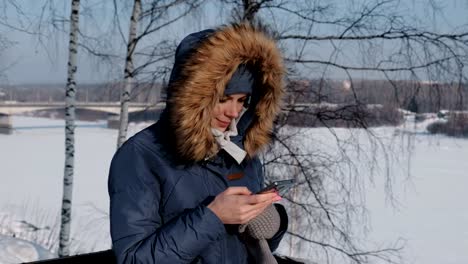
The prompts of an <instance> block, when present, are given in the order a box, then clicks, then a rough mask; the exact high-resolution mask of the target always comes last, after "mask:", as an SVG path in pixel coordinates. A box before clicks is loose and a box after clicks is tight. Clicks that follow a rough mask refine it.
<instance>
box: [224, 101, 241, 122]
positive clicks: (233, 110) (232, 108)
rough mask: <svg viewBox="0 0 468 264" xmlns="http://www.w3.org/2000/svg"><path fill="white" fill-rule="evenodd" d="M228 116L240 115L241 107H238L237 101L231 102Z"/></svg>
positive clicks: (227, 110)
mask: <svg viewBox="0 0 468 264" xmlns="http://www.w3.org/2000/svg"><path fill="white" fill-rule="evenodd" d="M226 116H228V117H230V118H236V117H238V116H239V109H238V106H237V104H236V103H235V102H234V103H231V104H229V106H228V107H227V109H226Z"/></svg>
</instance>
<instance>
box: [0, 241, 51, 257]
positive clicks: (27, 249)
mask: <svg viewBox="0 0 468 264" xmlns="http://www.w3.org/2000/svg"><path fill="white" fill-rule="evenodd" d="M54 257H56V256H55V255H54V254H52V253H51V252H49V251H47V250H46V249H44V248H43V247H41V246H40V245H37V244H35V243H32V242H29V241H26V240H23V239H19V238H14V237H8V236H3V235H0V263H2V264H10V263H20V262H31V261H37V260H43V259H50V258H54Z"/></svg>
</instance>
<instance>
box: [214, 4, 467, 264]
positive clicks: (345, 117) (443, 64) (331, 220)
mask: <svg viewBox="0 0 468 264" xmlns="http://www.w3.org/2000/svg"><path fill="white" fill-rule="evenodd" d="M223 3H225V4H227V5H229V6H231V7H232V16H233V19H234V20H235V21H248V22H250V23H255V22H261V24H263V26H266V27H267V28H269V29H270V31H271V32H272V33H273V34H274V36H275V37H276V38H277V40H278V43H279V45H280V46H281V47H282V48H283V50H284V54H285V61H286V63H287V65H288V69H289V80H288V83H289V84H290V85H288V91H287V92H288V99H289V100H288V103H289V104H291V105H292V106H293V105H294V104H296V103H302V104H303V103H309V104H311V105H314V104H316V105H324V104H325V103H329V102H330V100H332V99H333V98H336V99H334V100H337V101H338V98H341V99H339V101H340V102H339V104H336V103H338V102H335V104H336V105H335V106H332V107H331V108H330V107H327V108H323V107H316V106H310V107H302V109H299V108H294V107H292V106H291V107H288V108H286V109H285V110H287V111H285V114H284V116H282V117H281V118H280V119H279V120H278V123H277V127H276V128H275V143H274V145H273V147H272V149H270V150H269V151H267V152H266V154H265V155H264V157H263V160H264V165H265V167H264V170H265V174H266V177H267V180H277V179H282V178H290V177H295V178H296V179H297V180H298V182H299V183H300V184H299V186H298V188H297V189H296V191H295V193H291V194H289V195H287V197H286V198H287V200H288V202H289V205H290V208H291V210H290V213H293V214H294V215H293V216H292V218H291V219H292V221H293V222H294V221H296V222H294V223H293V224H292V226H293V227H294V229H292V230H290V231H289V235H290V239H291V240H290V243H291V248H292V251H291V252H292V253H294V254H295V252H298V251H301V249H304V248H305V247H306V245H307V247H308V248H310V249H311V250H312V252H311V256H314V257H315V258H316V259H317V260H321V261H323V262H327V263H334V262H336V261H338V260H337V258H338V259H340V258H342V259H341V260H339V261H338V262H343V261H346V262H348V261H349V262H351V263H376V262H378V263H380V262H385V263H397V262H402V259H401V255H400V249H402V247H403V243H402V242H401V241H396V242H395V243H393V244H390V245H387V246H384V247H381V248H377V249H369V247H368V246H367V245H364V244H362V243H361V242H360V241H359V239H358V238H357V237H356V236H357V234H356V231H354V230H355V229H356V228H358V229H359V230H362V231H363V232H364V231H365V226H366V225H365V223H366V221H365V220H366V219H367V213H366V208H365V203H364V202H365V198H363V196H364V188H365V183H364V182H365V181H366V179H364V178H363V177H362V176H361V174H360V172H361V171H362V170H360V169H359V168H358V166H357V164H356V162H355V160H356V159H358V158H360V159H365V160H367V161H368V164H369V167H368V171H370V172H371V173H369V175H372V174H373V173H374V172H376V168H380V169H381V170H382V171H383V172H384V173H383V174H381V176H382V177H384V178H385V179H384V181H383V182H384V183H385V188H386V190H387V193H388V195H389V199H393V198H395V197H392V191H391V185H392V182H393V180H394V177H396V176H394V175H392V172H391V171H390V168H389V163H390V161H391V159H395V157H392V149H391V146H389V145H386V144H384V142H383V141H381V140H380V139H379V138H377V137H374V136H373V132H372V130H367V129H368V128H369V126H370V125H371V123H369V122H368V119H367V114H368V113H369V108H368V106H367V101H369V99H368V98H366V96H369V95H371V93H369V92H366V93H363V91H370V90H377V91H385V93H378V92H377V96H381V99H382V101H384V102H385V103H386V104H388V105H390V106H392V107H407V106H408V105H409V103H410V102H411V98H414V97H415V96H417V95H418V94H421V93H422V91H423V88H422V87H424V84H423V83H424V82H427V81H429V82H430V83H442V84H443V85H439V86H438V88H437V89H436V88H434V89H433V90H434V91H435V92H438V94H436V95H435V98H437V96H439V97H438V98H441V97H440V95H441V94H443V93H444V92H440V88H441V87H444V88H448V87H451V88H450V89H445V91H446V93H452V94H455V95H456V98H458V100H457V102H454V103H453V104H452V107H454V108H461V107H466V105H465V104H466V103H464V101H463V94H464V92H463V83H466V82H467V71H466V67H464V65H466V64H467V63H468V28H467V26H466V25H459V26H458V27H453V28H449V29H447V28H443V27H440V28H432V29H429V28H430V27H429V26H428V25H427V21H421V20H416V19H414V17H415V16H410V15H409V14H405V10H404V9H405V8H409V7H408V6H403V5H404V4H405V3H403V2H401V1H394V0H376V1H345V2H343V1H307V0H296V1H292V0H272V1H261V0H258V1H243V0H242V1H241V0H237V1H236V0H223ZM422 5H424V7H425V8H427V9H430V10H431V11H433V13H432V14H434V16H437V14H441V13H443V11H442V9H441V8H440V7H439V6H438V3H437V1H425V2H424V3H423V4H422ZM414 9H416V10H417V11H418V8H417V7H415V8H414ZM427 9H426V10H427ZM421 10H422V9H421ZM418 12H422V11H418ZM431 18H432V17H431ZM422 20H424V19H422ZM361 78H365V79H377V80H378V82H375V83H374V85H375V86H373V87H369V88H366V89H365V90H364V86H365V85H366V83H367V82H361V81H360V79H361ZM336 79H341V80H343V79H344V80H345V83H346V85H343V86H341V87H339V88H338V89H334V88H333V87H337V85H336V81H335V80H336ZM301 82H304V83H306V84H305V89H296V88H297V87H298V85H299V84H298V83H301ZM418 87H419V88H418ZM333 89H334V90H333ZM388 91H393V93H391V94H389V92H388ZM454 91H455V92H454ZM301 93H302V94H301ZM384 96H385V97H384ZM374 98H375V96H374ZM388 109H390V108H388ZM385 111H387V110H385ZM298 115H299V116H300V120H301V121H302V122H304V121H306V122H307V121H309V120H310V119H313V120H316V122H317V123H318V124H317V125H316V126H323V127H327V128H328V129H329V130H328V131H329V136H328V138H332V139H334V144H331V145H334V146H335V147H336V149H333V151H327V149H323V148H321V147H320V146H321V145H323V144H324V142H323V141H321V140H320V139H313V136H311V135H310V133H309V134H308V133H307V131H305V130H301V129H295V128H291V127H288V126H287V125H288V124H290V122H291V120H293V119H294V118H296V119H297V116H298ZM330 120H335V121H340V122H341V123H343V124H344V126H345V127H359V128H364V129H366V130H365V131H367V133H368V135H369V136H368V137H367V139H366V141H368V143H366V145H367V146H365V147H364V146H363V144H361V141H362V140H359V135H353V132H352V131H348V132H349V133H348V134H346V136H344V135H342V134H340V133H339V132H337V131H336V130H335V129H334V128H333V126H334V124H336V122H335V123H333V124H330ZM304 142H307V143H304ZM349 153H360V156H356V155H351V154H349ZM370 180H371V181H372V179H370ZM298 219H300V220H299V221H298ZM294 249H296V250H294ZM302 251H303V250H302Z"/></svg>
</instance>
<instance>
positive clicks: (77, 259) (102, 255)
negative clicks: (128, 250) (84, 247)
mask: <svg viewBox="0 0 468 264" xmlns="http://www.w3.org/2000/svg"><path fill="white" fill-rule="evenodd" d="M28 263H29V264H32V263H34V264H62V263H63V264H78V263H80V264H83V263H100V264H101V263H111V264H112V263H117V261H116V259H115V256H114V253H112V250H110V249H109V250H105V251H99V252H93V253H88V254H82V255H76V256H69V257H63V258H55V259H47V260H41V261H35V262H28Z"/></svg>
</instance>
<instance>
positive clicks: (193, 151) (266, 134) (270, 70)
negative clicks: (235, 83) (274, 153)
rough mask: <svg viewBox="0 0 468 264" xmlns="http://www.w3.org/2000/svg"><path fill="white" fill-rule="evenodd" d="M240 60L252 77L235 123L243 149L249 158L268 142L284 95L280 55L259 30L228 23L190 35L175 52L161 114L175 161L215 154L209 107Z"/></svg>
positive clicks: (268, 38)
mask: <svg viewBox="0 0 468 264" xmlns="http://www.w3.org/2000/svg"><path fill="white" fill-rule="evenodd" d="M240 64H244V65H246V66H247V67H248V68H249V69H250V70H251V71H252V73H253V77H254V86H253V91H252V95H251V103H250V105H249V108H248V111H247V112H246V113H245V114H244V115H243V116H242V118H241V120H240V121H239V123H238V131H239V135H240V136H242V143H243V146H244V149H245V151H246V152H247V154H248V156H250V157H253V156H254V155H255V154H256V153H257V152H258V151H259V150H260V149H261V148H262V147H264V146H266V145H267V144H268V143H269V141H270V138H271V131H272V128H273V121H274V119H275V118H276V116H277V114H278V113H279V112H280V110H281V98H282V95H283V93H284V84H283V75H284V72H285V70H284V66H283V62H282V58H281V53H280V51H279V50H278V48H277V47H276V43H275V41H274V40H273V39H272V38H271V37H270V36H269V35H268V34H267V33H265V32H264V31H262V30H260V29H258V28H255V27H253V26H250V25H247V24H236V25H229V26H224V27H221V28H219V29H217V30H205V31H201V32H197V33H194V34H191V35H189V36H187V37H186V38H184V40H182V42H181V43H180V44H179V46H178V48H177V50H176V58H175V63H174V67H173V69H172V73H171V78H170V81H169V83H168V89H167V91H168V95H167V106H166V109H165V111H164V113H163V117H164V119H167V122H168V125H169V126H170V128H171V132H170V133H171V134H172V137H171V141H172V142H173V144H174V145H175V152H176V154H177V156H178V157H180V158H181V159H183V160H186V161H195V162H196V161H201V160H203V159H205V158H206V157H209V156H212V155H213V154H215V153H217V152H218V145H217V143H216V141H215V139H214V137H213V135H212V133H211V116H212V110H213V109H214V107H215V105H216V103H217V102H218V100H219V98H221V97H222V96H223V94H224V89H225V86H226V84H227V83H228V82H229V80H230V79H231V76H232V75H233V73H234V72H235V71H236V69H237V67H238V66H239V65H240ZM163 117H162V118H163Z"/></svg>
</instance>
